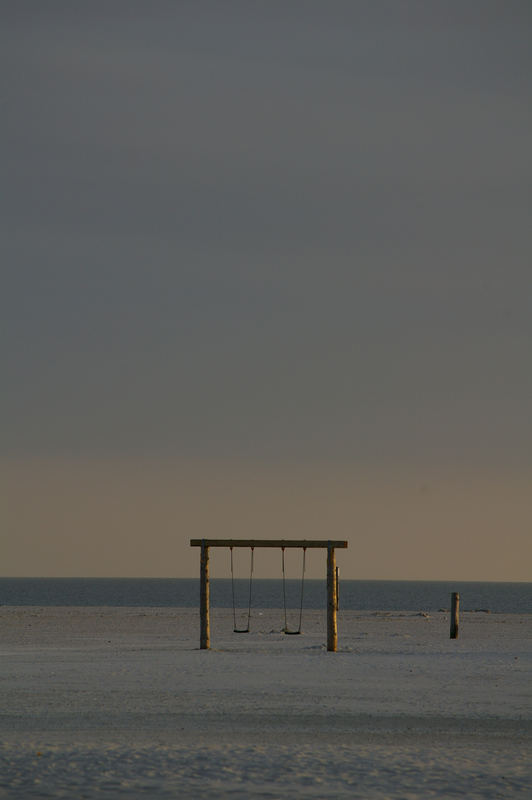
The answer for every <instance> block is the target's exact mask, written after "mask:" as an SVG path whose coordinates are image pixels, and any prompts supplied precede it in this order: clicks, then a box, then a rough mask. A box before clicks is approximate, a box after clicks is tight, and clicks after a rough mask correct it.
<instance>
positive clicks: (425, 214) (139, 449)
mask: <svg viewBox="0 0 532 800" xmlns="http://www.w3.org/2000/svg"><path fill="white" fill-rule="evenodd" d="M1 18H2V24H1V26H0V51H1V70H0V74H1V83H2V98H3V111H4V113H3V122H2V126H1V128H0V147H1V155H2V192H1V203H2V213H1V215H0V225H1V228H2V231H1V237H0V239H1V242H0V248H1V269H2V291H1V296H0V304H1V320H2V336H1V345H0V346H1V349H2V365H3V366H2V374H3V381H2V383H3V386H2V392H1V398H0V399H1V409H0V424H1V442H2V447H1V454H2V455H1V460H0V469H1V481H2V487H3V492H2V494H3V500H2V509H1V515H2V520H1V526H2V543H1V566H0V574H3V575H102V576H107V575H141V576H142V575H145V576H152V575H153V576H174V575H175V576H188V575H195V574H196V573H197V559H198V552H197V550H191V548H189V547H188V540H189V538H190V537H202V536H209V537H215V536H233V537H235V538H237V537H249V536H256V537H258V538H260V537H269V538H282V537H285V538H291V537H293V538H299V537H308V538H311V537H313V538H314V537H319V538H346V539H348V540H349V543H350V548H349V550H348V551H344V552H342V553H339V554H338V558H339V563H340V566H341V569H342V574H343V575H344V577H350V578H357V577H359V578H426V579H472V580H483V579H485V580H531V579H532V574H531V573H532V570H531V565H532V422H531V409H532V368H531V365H532V359H531V343H532V225H531V214H530V211H531V198H532V192H531V189H532V180H531V179H532V148H531V145H530V142H531V141H532V104H531V84H532V55H531V54H532V47H531V42H532V7H531V6H530V3H529V2H528V0H523V1H522V2H521V1H520V0H508V1H506V2H490V0H478V2H477V0H472V1H471V2H468V0H460V2H441V3H426V2H422V1H421V0H418V1H416V0H411V1H410V0H404V1H401V0H393V1H392V0H390V2H379V0H371V1H369V0H368V2H357V1H356V0H350V1H349V2H348V1H347V0H346V2H341V1H339V0H338V1H336V0H330V1H329V2H327V3H325V2H321V1H320V2H312V0H308V1H305V2H303V0H301V2H290V1H288V2H275V1H274V0H272V1H271V2H259V1H258V0H257V2H250V1H246V2H223V3H222V2H201V1H200V2H197V1H196V0H194V2H192V1H191V2H160V1H158V0H154V2H149V3H147V2H138V1H137V0H129V1H128V2H113V3H108V2H97V1H96V2H91V3H82V2H80V3H72V2H54V0H49V2H46V3H42V2H25V1H24V0H20V2H12V3H3V4H2V9H1ZM226 556H227V554H225V555H222V553H221V552H220V554H218V555H217V556H216V560H215V567H216V571H215V575H220V576H224V575H226V574H227V558H226ZM313 558H314V556H313ZM272 559H273V555H272V554H271V553H267V551H264V559H262V560H260V563H258V564H257V570H258V574H259V575H263V576H266V575H271V576H274V575H276V574H277V572H278V564H277V562H275V561H273V560H272ZM311 574H313V575H315V576H319V575H323V564H322V563H321V560H320V561H319V563H318V562H317V561H313V562H312V564H311Z"/></svg>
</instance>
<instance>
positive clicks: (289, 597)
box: [0, 578, 532, 614]
mask: <svg viewBox="0 0 532 800" xmlns="http://www.w3.org/2000/svg"><path fill="white" fill-rule="evenodd" d="M210 589H211V594H210V602H211V606H212V607H213V608H232V607H233V595H234V605H235V607H236V608H247V607H248V603H249V581H248V580H244V579H238V580H235V582H234V586H233V585H232V582H231V579H226V578H219V579H216V578H215V579H212V580H211V582H210ZM251 589H252V591H251V606H252V608H282V607H283V606H284V597H286V607H287V608H299V607H300V604H301V593H302V589H303V607H304V608H309V609H320V608H326V603H327V599H326V584H325V581H324V580H310V579H307V580H305V582H304V584H303V587H302V585H301V581H300V580H293V579H290V580H286V583H285V586H284V589H283V581H282V580H280V579H254V580H253V583H252V587H251ZM452 592H459V593H460V608H461V610H462V611H485V612H490V613H494V614H531V613H532V583H530V582H527V583H498V582H497V583H493V582H489V583H483V582H462V581H367V580H364V581H362V580H341V581H340V583H339V607H340V609H342V608H343V609H346V610H353V611H357V610H359V611H427V612H430V611H440V610H447V609H448V608H449V606H450V598H451V593H452ZM0 605H5V606H115V607H116V606H122V607H123V606H126V607H127V606H131V607H176V608H194V607H196V606H199V580H198V579H197V578H0Z"/></svg>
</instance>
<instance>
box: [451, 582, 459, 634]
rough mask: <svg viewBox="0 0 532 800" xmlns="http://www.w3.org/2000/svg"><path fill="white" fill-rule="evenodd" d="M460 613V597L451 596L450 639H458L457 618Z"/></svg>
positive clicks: (455, 594) (457, 595)
mask: <svg viewBox="0 0 532 800" xmlns="http://www.w3.org/2000/svg"><path fill="white" fill-rule="evenodd" d="M459 612H460V595H459V594H458V592H453V593H452V594H451V639H458V617H459Z"/></svg>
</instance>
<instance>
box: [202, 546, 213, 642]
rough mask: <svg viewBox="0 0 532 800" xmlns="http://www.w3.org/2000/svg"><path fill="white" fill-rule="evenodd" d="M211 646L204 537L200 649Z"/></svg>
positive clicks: (207, 558)
mask: <svg viewBox="0 0 532 800" xmlns="http://www.w3.org/2000/svg"><path fill="white" fill-rule="evenodd" d="M210 646H211V630H210V621H209V548H208V547H207V545H206V544H205V539H203V540H202V542H201V562H200V650H208V649H209V648H210Z"/></svg>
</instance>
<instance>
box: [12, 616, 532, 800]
mask: <svg viewBox="0 0 532 800" xmlns="http://www.w3.org/2000/svg"><path fill="white" fill-rule="evenodd" d="M242 621H243V618H240V619H239V624H240V623H241V622H242ZM296 624H297V613H296V612H292V614H291V617H290V619H289V625H293V626H295V625H296ZM283 625H284V618H283V612H282V611H281V610H277V611H276V610H267V611H266V610H265V611H262V612H261V611H258V610H257V611H255V612H254V614H253V618H252V630H251V632H250V633H249V634H234V633H233V632H232V628H233V619H232V612H231V611H230V610H224V609H213V611H212V616H211V650H210V651H201V650H199V615H198V612H197V610H195V609H192V610H191V609H176V608H108V607H105V608H80V607H75V608H74V607H61V608H59V607H38V608H37V607H29V606H26V607H17V606H3V607H1V608H0V655H1V659H0V711H1V715H0V759H1V764H0V767H1V768H0V798H1V797H5V798H26V797H65V798H67V797H68V798H77V797H79V798H112V797H128V798H135V797H160V798H166V797H168V798H170V797H177V796H179V797H187V798H188V797H190V798H204V797H231V798H246V797H253V798H281V797H290V796H291V797H308V798H343V797H345V798H347V797H350V798H405V799H410V798H412V799H413V798H432V797H435V798H447V797H448V798H451V797H468V798H513V797H523V798H525V797H526V798H528V797H530V792H531V787H532V680H531V677H532V615H526V614H525V615H524V614H519V615H518V614H515V615H503V614H489V613H485V612H482V611H478V612H468V613H464V614H462V615H461V625H460V635H459V638H458V639H457V640H450V639H449V614H448V612H444V611H442V612H439V613H431V614H427V613H424V612H422V611H420V612H419V613H414V612H390V613H383V612H356V611H343V612H340V614H339V629H338V630H339V646H338V652H337V653H328V652H327V651H326V647H325V642H326V631H325V613H324V612H318V611H310V612H307V613H306V614H305V616H304V620H303V634H302V635H300V636H286V635H284V634H283V633H282V628H283Z"/></svg>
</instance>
